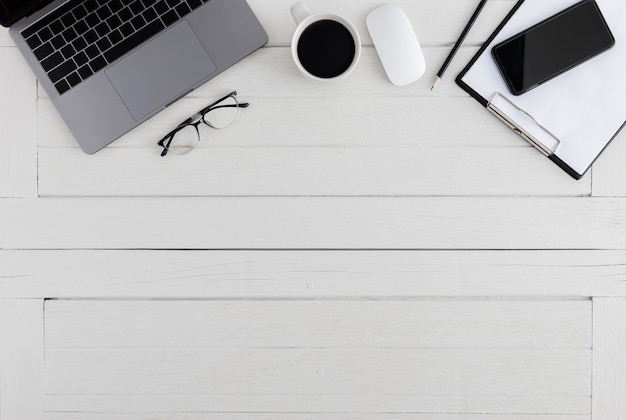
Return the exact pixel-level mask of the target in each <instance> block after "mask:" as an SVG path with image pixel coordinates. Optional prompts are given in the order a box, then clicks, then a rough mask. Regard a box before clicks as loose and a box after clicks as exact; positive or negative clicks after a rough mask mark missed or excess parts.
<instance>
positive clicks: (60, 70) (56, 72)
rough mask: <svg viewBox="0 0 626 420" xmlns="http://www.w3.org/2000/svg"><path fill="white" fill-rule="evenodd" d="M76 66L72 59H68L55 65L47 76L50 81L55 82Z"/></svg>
mask: <svg viewBox="0 0 626 420" xmlns="http://www.w3.org/2000/svg"><path fill="white" fill-rule="evenodd" d="M76 68H77V66H76V63H74V61H73V60H68V61H66V62H64V63H63V64H61V65H60V66H57V67H55V68H54V69H53V70H52V71H49V72H48V77H49V78H50V80H52V83H56V82H58V81H59V80H61V79H63V78H64V77H65V76H67V75H68V74H70V73H71V72H73V71H74V70H76Z"/></svg>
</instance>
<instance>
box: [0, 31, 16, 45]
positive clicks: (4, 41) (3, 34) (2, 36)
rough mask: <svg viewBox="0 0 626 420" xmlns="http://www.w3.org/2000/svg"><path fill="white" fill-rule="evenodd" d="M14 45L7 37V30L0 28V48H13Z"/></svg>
mask: <svg viewBox="0 0 626 420" xmlns="http://www.w3.org/2000/svg"><path fill="white" fill-rule="evenodd" d="M13 46H15V44H14V43H13V41H12V40H11V37H10V36H9V30H8V29H7V28H2V27H0V47H13Z"/></svg>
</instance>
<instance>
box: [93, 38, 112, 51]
mask: <svg viewBox="0 0 626 420" xmlns="http://www.w3.org/2000/svg"><path fill="white" fill-rule="evenodd" d="M96 45H97V46H98V48H99V49H100V51H106V50H108V49H109V48H111V41H109V39H108V38H102V39H100V40H98V42H96Z"/></svg>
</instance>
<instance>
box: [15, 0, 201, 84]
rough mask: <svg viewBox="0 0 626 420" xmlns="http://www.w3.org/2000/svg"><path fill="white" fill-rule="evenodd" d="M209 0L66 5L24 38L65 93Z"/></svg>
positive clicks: (94, 0)
mask: <svg viewBox="0 0 626 420" xmlns="http://www.w3.org/2000/svg"><path fill="white" fill-rule="evenodd" d="M208 1H209V0H131V1H124V2H122V1H121V0H86V1H84V0H82V1H80V0H79V1H70V2H68V3H66V4H64V5H63V6H61V7H60V8H58V9H56V10H55V11H54V12H52V13H50V14H49V15H47V16H46V17H44V18H43V19H42V20H40V21H38V22H37V23H35V24H33V25H31V26H30V27H28V28H26V29H25V30H24V31H22V36H23V37H24V39H26V43H27V44H28V45H29V46H30V48H31V49H32V50H33V53H34V54H35V57H37V59H38V60H39V62H40V63H41V66H42V67H43V69H44V70H45V71H46V73H47V74H48V76H49V77H50V80H51V81H52V83H54V86H55V87H56V89H57V91H58V92H59V94H63V93H64V92H66V91H67V90H69V89H70V88H72V87H74V86H76V85H77V84H79V83H80V82H82V81H83V80H85V79H87V78H89V77H90V76H91V75H93V74H94V73H96V72H98V71H99V70H101V69H103V68H104V67H105V66H106V65H107V64H110V63H112V62H113V61H115V60H116V59H118V58H120V57H121V56H123V55H124V54H126V53H127V52H129V51H130V50H132V49H133V48H135V47H137V46H139V45H140V44H142V43H143V42H144V41H146V40H148V39H149V38H151V37H152V36H154V35H156V34H157V33H159V32H160V31H162V30H163V29H165V28H167V27H168V26H171V25H172V24H174V23H175V22H177V21H178V20H179V19H180V18H181V17H183V16H185V15H186V14H188V13H189V12H191V11H192V10H194V9H196V8H197V7H199V6H201V5H202V4H203V3H207V2H208Z"/></svg>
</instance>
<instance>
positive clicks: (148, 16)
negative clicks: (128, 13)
mask: <svg viewBox="0 0 626 420" xmlns="http://www.w3.org/2000/svg"><path fill="white" fill-rule="evenodd" d="M141 16H143V18H144V19H145V20H146V22H152V21H153V20H154V19H156V18H157V17H158V16H157V12H155V11H154V8H152V7H150V8H149V9H146V11H145V12H143V13H142V14H141Z"/></svg>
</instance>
